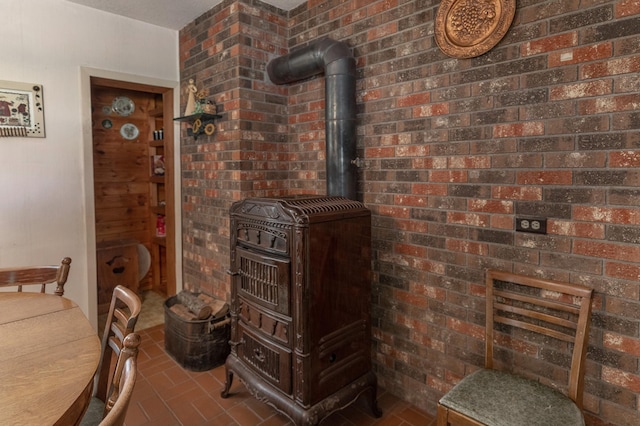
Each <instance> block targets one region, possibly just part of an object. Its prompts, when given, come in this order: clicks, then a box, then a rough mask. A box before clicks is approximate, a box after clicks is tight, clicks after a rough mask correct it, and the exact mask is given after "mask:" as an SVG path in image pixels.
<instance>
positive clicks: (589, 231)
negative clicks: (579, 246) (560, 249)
mask: <svg viewBox="0 0 640 426" xmlns="http://www.w3.org/2000/svg"><path fill="white" fill-rule="evenodd" d="M547 232H548V233H549V234H556V235H565V236H571V237H580V238H593V239H597V240H601V239H603V238H604V235H605V234H604V233H605V227H604V225H603V224H598V223H584V222H571V221H563V220H555V219H553V220H550V221H548V222H547Z"/></svg>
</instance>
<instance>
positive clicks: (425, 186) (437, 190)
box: [411, 183, 447, 195]
mask: <svg viewBox="0 0 640 426" xmlns="http://www.w3.org/2000/svg"><path fill="white" fill-rule="evenodd" d="M411 193H412V194H423V195H447V185H442V184H431V183H414V184H413V185H411Z"/></svg>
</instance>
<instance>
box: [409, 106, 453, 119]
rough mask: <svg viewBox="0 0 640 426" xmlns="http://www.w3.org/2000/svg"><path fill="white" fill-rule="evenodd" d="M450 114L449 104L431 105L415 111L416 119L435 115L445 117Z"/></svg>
mask: <svg viewBox="0 0 640 426" xmlns="http://www.w3.org/2000/svg"><path fill="white" fill-rule="evenodd" d="M448 113H449V104H448V103H441V104H430V105H423V106H421V107H417V108H414V109H413V116H414V117H432V116H435V115H445V114H448Z"/></svg>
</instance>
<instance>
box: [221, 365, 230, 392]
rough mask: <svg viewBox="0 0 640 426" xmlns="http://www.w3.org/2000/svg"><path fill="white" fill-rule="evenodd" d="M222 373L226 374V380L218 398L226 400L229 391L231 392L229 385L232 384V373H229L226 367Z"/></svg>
mask: <svg viewBox="0 0 640 426" xmlns="http://www.w3.org/2000/svg"><path fill="white" fill-rule="evenodd" d="M224 371H225V373H226V379H225V382H224V389H223V390H222V392H220V396H221V397H222V398H228V397H229V390H231V384H232V383H233V371H231V370H230V369H229V368H228V367H227V366H226V365H225V367H224Z"/></svg>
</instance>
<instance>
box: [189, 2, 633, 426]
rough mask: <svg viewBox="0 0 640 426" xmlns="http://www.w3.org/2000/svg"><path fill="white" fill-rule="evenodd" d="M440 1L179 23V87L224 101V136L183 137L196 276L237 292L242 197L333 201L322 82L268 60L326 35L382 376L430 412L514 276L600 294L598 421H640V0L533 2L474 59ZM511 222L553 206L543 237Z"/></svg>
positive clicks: (240, 6) (593, 359)
mask: <svg viewBox="0 0 640 426" xmlns="http://www.w3.org/2000/svg"><path fill="white" fill-rule="evenodd" d="M439 3H440V2H438V1H430V0H422V1H402V0H387V1H372V0H360V1H346V2H345V1H337V0H332V1H320V0H313V1H308V2H307V3H306V4H304V5H302V6H300V7H298V8H296V9H294V10H292V11H290V12H282V11H279V10H278V9H275V8H273V7H271V6H268V5H265V4H262V3H260V2H258V1H253V2H251V1H235V2H232V1H227V2H223V3H222V4H221V5H219V6H216V7H215V8H214V9H213V10H212V11H211V12H209V13H208V14H206V15H204V16H202V17H200V18H198V19H197V20H196V21H195V22H194V23H192V24H191V25H189V26H188V27H186V28H185V29H184V30H182V31H181V55H182V57H181V67H182V77H183V80H184V81H186V80H187V79H188V78H190V77H194V76H195V78H196V80H197V81H198V82H201V83H203V84H204V85H205V86H206V87H207V88H208V89H209V92H210V94H211V95H212V96H214V97H215V99H216V101H218V103H219V104H220V105H221V106H222V107H223V109H224V111H223V114H224V118H223V120H222V122H221V123H220V131H219V133H218V134H217V135H215V136H214V137H211V138H199V139H198V140H197V141H194V140H193V139H192V138H188V137H186V136H185V135H184V134H183V138H182V143H183V155H182V163H183V193H184V202H183V210H184V217H183V221H184V226H185V230H184V234H185V246H184V248H185V259H184V262H185V282H186V283H187V285H189V286H193V287H199V288H202V289H204V290H206V291H208V292H212V293H215V294H218V295H221V296H223V295H226V294H228V287H229V286H228V278H227V277H226V276H225V274H224V271H225V270H226V268H227V267H228V259H227V257H228V232H229V230H228V219H227V215H228V214H227V211H228V206H229V205H230V203H231V202H232V201H234V200H236V199H240V198H243V197H245V196H248V195H267V194H274V195H277V194H284V193H292V192H313V193H323V191H324V140H323V137H324V123H323V122H322V117H323V108H324V102H323V101H324V99H323V96H324V81H323V77H322V76H318V77H316V78H311V79H309V80H307V81H305V82H301V83H295V84H292V85H289V86H288V87H287V86H284V87H283V86H274V85H272V84H271V83H270V82H269V79H268V76H267V75H266V73H265V71H264V70H265V66H266V63H268V61H269V60H270V59H271V58H274V57H276V56H279V55H281V54H284V53H287V52H288V51H290V49H293V48H295V47H296V46H299V45H304V44H305V43H307V42H309V41H313V40H316V39H317V38H319V37H322V36H330V37H332V38H334V39H336V40H342V41H345V42H347V43H348V44H349V45H350V46H351V47H352V48H353V51H354V54H355V56H356V60H357V64H358V83H357V84H358V86H357V100H358V148H359V152H360V157H361V158H362V159H363V160H364V166H363V169H362V172H361V178H362V179H361V182H360V186H359V191H360V196H361V197H362V200H363V201H364V202H365V203H366V205H367V206H368V207H369V208H370V209H371V210H372V212H373V223H374V225H373V227H374V228H373V234H374V242H373V244H374V255H375V261H374V265H373V266H374V282H373V289H374V295H375V296H374V300H373V313H374V318H373V321H374V347H373V352H372V356H373V357H374V361H375V368H376V373H377V375H378V378H379V380H380V383H381V385H382V386H384V387H385V388H386V389H388V390H391V391H392V392H394V393H396V394H398V395H399V396H401V397H403V398H404V399H406V400H408V401H410V402H412V403H414V404H416V405H418V406H420V407H423V408H424V409H426V410H427V411H429V412H431V413H435V403H436V401H437V399H438V398H439V397H440V396H441V395H442V393H443V392H445V391H446V390H447V389H449V388H450V387H451V386H452V385H453V384H454V383H455V382H456V381H457V380H459V379H460V377H462V376H463V375H464V374H466V373H467V372H468V371H470V370H472V369H473V368H476V367H477V366H478V365H480V364H481V360H482V355H483V354H482V341H481V338H480V337H479V336H481V335H479V334H478V330H479V327H481V326H482V324H483V321H484V312H483V306H484V287H483V277H484V272H483V271H484V269H485V268H487V267H492V268H499V269H506V270H513V271H516V272H520V273H526V274H530V275H538V276H543V277H547V278H553V279H558V280H565V281H571V282H575V283H581V284H584V285H587V286H589V287H592V288H594V289H595V290H596V292H597V293H596V301H595V304H594V315H593V326H592V333H591V340H590V349H589V354H588V365H587V374H586V391H585V410H586V412H587V417H588V418H587V420H588V424H590V425H600V424H615V425H635V424H638V423H639V422H640V416H639V411H638V410H639V406H638V404H639V401H638V399H639V397H640V371H639V367H640V366H639V365H638V360H639V357H640V334H639V333H640V327H639V326H640V301H639V299H640V284H639V278H640V245H639V244H638V243H639V242H640V226H639V225H640V208H639V207H638V204H639V202H640V188H639V187H640V168H639V166H640V148H639V147H640V133H639V132H638V129H639V128H640V95H638V92H639V91H640V77H638V71H640V2H638V1H632V0H623V1H596V0H594V1H577V0H565V1H536V0H520V1H518V2H517V11H516V16H515V19H514V23H513V25H512V27H511V28H510V29H509V31H508V33H507V35H506V37H505V38H504V39H503V40H502V41H501V42H500V43H499V44H498V45H497V46H496V47H495V48H494V49H492V50H491V51H490V52H489V53H487V54H485V55H482V56H480V57H477V58H472V59H464V60H457V59H451V58H449V57H447V56H445V55H444V54H443V53H442V52H441V51H440V50H439V49H438V47H437V45H436V44H435V40H434V36H433V32H434V17H435V13H436V11H437V7H438V5H439ZM516 216H526V217H528V216H535V217H545V218H548V233H547V235H535V234H527V233H520V232H518V233H516V232H514V227H515V217H516Z"/></svg>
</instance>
